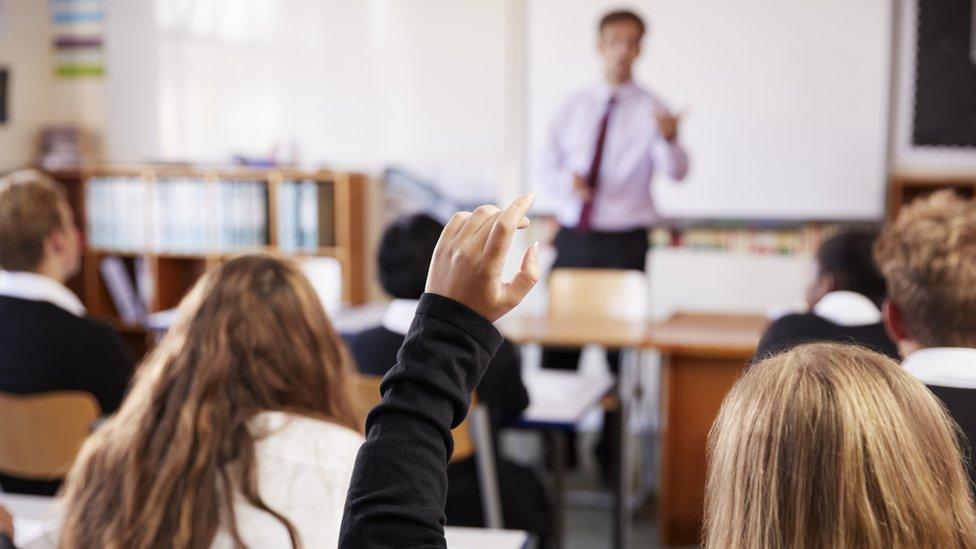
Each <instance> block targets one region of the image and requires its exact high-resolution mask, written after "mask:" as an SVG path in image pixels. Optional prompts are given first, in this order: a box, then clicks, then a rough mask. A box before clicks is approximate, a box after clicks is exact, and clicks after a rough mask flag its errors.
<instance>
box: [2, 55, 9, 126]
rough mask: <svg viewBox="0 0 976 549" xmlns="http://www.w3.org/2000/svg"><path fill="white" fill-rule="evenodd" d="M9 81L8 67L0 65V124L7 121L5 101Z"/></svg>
mask: <svg viewBox="0 0 976 549" xmlns="http://www.w3.org/2000/svg"><path fill="white" fill-rule="evenodd" d="M9 82H10V69H8V68H7V67H0V124H6V123H7V101H8V99H7V98H8V92H7V89H8V86H9Z"/></svg>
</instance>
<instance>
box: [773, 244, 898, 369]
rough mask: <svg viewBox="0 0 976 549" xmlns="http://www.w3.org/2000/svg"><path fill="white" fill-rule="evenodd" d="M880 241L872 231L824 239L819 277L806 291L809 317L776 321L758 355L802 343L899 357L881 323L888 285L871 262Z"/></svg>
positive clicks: (819, 259)
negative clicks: (864, 349) (849, 345)
mask: <svg viewBox="0 0 976 549" xmlns="http://www.w3.org/2000/svg"><path fill="white" fill-rule="evenodd" d="M876 237H877V235H876V234H875V233H873V232H865V231H846V232H842V233H839V234H837V235H834V236H832V237H831V238H828V239H827V240H825V241H824V242H823V243H822V244H821V245H820V248H819V249H818V250H817V272H816V276H815V277H814V279H813V280H812V281H811V283H810V286H809V287H808V288H807V302H808V303H809V305H810V310H809V312H806V313H801V314H791V315H787V316H784V317H782V318H780V319H778V320H776V321H775V322H773V323H772V324H771V325H770V326H769V328H768V329H767V330H766V333H765V335H763V338H762V341H760V342H759V349H758V351H757V352H756V356H757V357H760V358H762V357H766V356H769V355H771V354H773V353H777V352H780V351H785V350H788V349H790V348H791V347H793V346H795V345H799V344H801V343H812V342H816V341H833V342H837V343H853V344H856V345H861V346H863V347H867V348H869V349H871V350H874V351H877V352H879V353H883V354H885V355H888V356H890V357H892V358H898V350H897V349H896V348H895V344H894V343H892V341H891V339H889V338H888V334H887V333H885V327H884V323H883V322H882V318H881V305H882V303H883V302H884V299H885V281H884V278H883V277H882V276H881V273H880V272H878V268H877V267H876V266H875V264H874V260H873V259H872V257H871V253H872V246H873V245H874V241H875V239H876Z"/></svg>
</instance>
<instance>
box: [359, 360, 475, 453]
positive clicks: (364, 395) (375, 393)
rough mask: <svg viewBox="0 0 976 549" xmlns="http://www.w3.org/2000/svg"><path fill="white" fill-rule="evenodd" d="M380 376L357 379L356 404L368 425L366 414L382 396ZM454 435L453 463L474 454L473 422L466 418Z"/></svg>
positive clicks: (473, 400) (364, 376) (361, 421)
mask: <svg viewBox="0 0 976 549" xmlns="http://www.w3.org/2000/svg"><path fill="white" fill-rule="evenodd" d="M382 380H383V378H382V377H380V376H367V375H359V376H357V380H356V405H357V407H358V410H357V411H358V412H359V418H360V424H361V425H364V426H365V425H366V416H367V415H368V414H369V411H370V410H372V409H373V408H374V407H375V406H376V405H377V404H379V403H380V399H381V398H382V397H381V395H380V382H381V381H382ZM475 399H476V397H474V396H473V397H472V399H471V406H472V408H473V407H474V406H475V403H476V400H475ZM451 435H452V436H453V437H454V453H453V454H451V463H454V462H456V461H461V460H463V459H467V458H469V457H471V456H473V455H474V452H475V443H474V435H473V434H472V433H471V423H470V422H469V421H468V418H465V419H464V421H463V422H461V424H460V425H458V426H457V427H455V428H454V430H453V431H451Z"/></svg>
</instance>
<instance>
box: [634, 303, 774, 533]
mask: <svg viewBox="0 0 976 549" xmlns="http://www.w3.org/2000/svg"><path fill="white" fill-rule="evenodd" d="M767 323H768V321H767V319H766V318H765V317H762V316H757V315H717V314H698V313H678V314H675V315H674V316H672V317H671V318H669V319H668V320H666V321H663V322H659V323H653V324H651V325H650V326H649V327H648V330H647V342H646V345H647V346H648V347H650V348H654V349H657V350H658V351H660V352H661V358H662V363H661V370H662V381H661V413H662V416H661V417H662V423H661V424H662V429H663V431H662V433H661V442H662V445H661V454H662V455H661V492H660V494H659V505H658V509H659V510H660V511H659V512H660V518H661V540H662V542H663V543H664V544H665V545H689V544H696V543H699V542H700V540H701V527H702V511H703V501H704V494H705V477H706V475H707V471H708V467H707V462H706V444H707V440H708V431H709V429H711V426H712V423H713V422H714V421H715V417H716V416H717V415H718V411H719V408H720V407H721V405H722V400H723V399H724V398H725V395H726V393H728V391H729V389H730V388H731V387H732V385H733V384H734V383H735V381H736V380H737V379H738V378H739V376H740V375H741V374H742V372H743V370H744V368H745V366H746V364H747V363H748V361H749V360H750V359H751V357H752V355H753V353H755V351H756V346H757V345H758V344H759V338H760V337H761V336H762V333H763V331H764V330H765V328H766V325H767Z"/></svg>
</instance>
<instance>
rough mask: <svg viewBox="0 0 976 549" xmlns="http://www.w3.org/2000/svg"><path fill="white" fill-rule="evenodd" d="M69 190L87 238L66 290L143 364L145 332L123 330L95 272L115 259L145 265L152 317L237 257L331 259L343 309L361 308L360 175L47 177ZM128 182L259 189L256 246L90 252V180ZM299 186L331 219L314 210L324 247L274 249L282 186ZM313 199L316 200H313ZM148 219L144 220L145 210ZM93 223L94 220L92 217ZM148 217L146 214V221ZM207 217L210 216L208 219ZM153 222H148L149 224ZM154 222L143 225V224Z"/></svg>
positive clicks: (181, 170) (147, 169) (118, 172)
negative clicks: (307, 187) (311, 190)
mask: <svg viewBox="0 0 976 549" xmlns="http://www.w3.org/2000/svg"><path fill="white" fill-rule="evenodd" d="M49 175H51V176H52V177H53V178H54V179H56V180H58V181H59V182H61V183H62V185H64V187H65V188H66V190H67V193H68V198H69V201H70V203H71V207H72V209H73V211H74V214H75V219H76V222H77V224H78V226H79V228H80V229H81V230H82V234H85V235H86V237H85V242H86V245H85V250H84V255H83V259H82V269H81V272H80V273H79V274H78V276H76V277H75V278H74V279H72V280H71V281H69V287H70V288H71V289H72V290H73V291H74V292H75V293H76V294H77V295H79V296H80V297H81V299H82V301H83V302H84V303H85V306H86V307H87V308H88V310H89V312H90V313H91V314H92V316H94V317H96V318H100V319H103V320H106V321H108V322H109V323H110V324H112V325H113V326H115V327H116V328H117V329H118V331H119V333H120V335H121V336H122V337H123V338H124V339H125V340H126V341H128V342H129V344H130V346H132V347H133V351H134V352H135V353H136V354H137V355H138V356H141V355H142V354H143V353H144V352H145V351H146V350H147V349H148V348H149V347H150V346H151V342H150V340H149V338H148V337H147V334H146V330H145V329H143V328H142V327H141V326H132V325H126V324H125V323H123V322H122V321H121V320H120V318H119V314H118V311H116V308H115V305H114V302H113V301H112V299H111V295H110V294H109V291H108V287H107V285H106V283H105V281H104V280H103V276H102V274H101V272H100V269H99V265H100V261H101V259H102V258H103V257H106V256H114V257H118V258H121V259H122V261H123V262H124V264H125V266H126V268H127V270H129V272H130V273H132V272H134V270H135V263H136V261H137V259H138V260H139V261H140V262H143V265H144V269H145V271H146V272H148V273H149V276H150V280H151V284H152V286H153V287H154V292H153V299H152V302H151V303H149V304H148V307H147V309H148V311H149V312H150V313H152V312H158V311H163V310H166V309H170V308H172V307H175V306H176V305H177V304H178V303H179V302H180V300H181V299H182V298H183V296H184V295H185V294H186V293H187V291H188V290H189V289H190V288H191V287H192V286H193V284H194V283H195V282H196V280H197V279H198V278H199V277H200V276H201V275H202V274H203V273H204V272H206V271H207V270H208V269H210V268H212V267H214V266H215V265H219V264H220V263H221V262H223V261H225V260H227V259H228V258H230V257H233V256H235V255H238V254H240V253H247V252H256V251H277V252H281V253H286V255H292V256H295V257H332V258H335V259H337V260H338V261H339V262H340V264H341V265H342V283H343V291H342V295H343V301H344V302H346V303H348V304H349V305H361V304H363V303H365V302H366V300H367V297H368V296H367V283H368V281H367V274H366V273H367V270H366V269H367V265H366V261H367V257H368V254H367V251H366V249H365V247H366V245H367V244H366V234H367V233H366V231H367V214H368V210H367V205H368V193H369V185H370V182H369V179H368V178H367V177H366V176H365V175H363V174H358V173H348V172H336V171H328V170H317V171H299V170H292V169H281V170H278V169H271V170H254V169H202V168H193V167H174V166H97V167H91V168H84V169H79V170H65V171H57V172H49ZM105 177H128V178H134V179H137V180H139V181H140V183H146V184H148V186H150V187H151V188H154V187H153V186H155V185H159V184H161V182H165V181H167V180H171V179H178V178H192V179H194V180H197V181H199V180H206V183H207V184H210V183H212V184H215V185H216V184H222V183H230V182H251V183H256V184H260V185H263V186H264V190H263V192H265V193H266V195H265V196H266V202H265V207H266V210H265V212H264V215H265V216H266V225H265V228H264V230H265V232H266V234H264V237H263V240H264V242H263V243H262V244H260V245H254V246H247V247H234V248H233V249H227V248H221V247H214V248H204V249H192V250H185V251H184V250H171V249H159V248H158V247H157V246H153V245H150V246H145V247H139V248H133V247H129V246H126V247H106V246H93V245H91V242H90V238H89V237H90V235H88V234H87V229H88V227H89V226H90V224H89V221H91V220H89V219H88V215H89V213H90V212H89V210H88V208H87V207H86V196H87V189H86V187H87V185H88V184H89V182H90V181H92V180H93V179H95V178H105ZM294 181H303V182H309V184H312V183H314V185H315V186H316V187H317V192H318V193H320V195H321V196H322V197H323V199H322V202H321V204H327V205H328V207H329V208H328V209H329V211H322V210H324V209H325V208H324V207H320V210H319V211H320V213H319V216H318V222H319V223H320V224H322V223H328V226H327V227H325V226H321V225H320V226H319V227H318V232H319V236H320V238H321V239H322V242H319V245H317V246H315V247H314V248H313V249H304V248H303V249H290V250H288V251H285V250H283V249H282V247H281V246H280V244H281V235H280V234H279V232H280V222H281V221H282V220H281V219H279V212H278V207H277V206H278V201H279V200H280V196H281V192H282V190H281V189H282V186H283V185H285V184H290V183H286V182H294ZM317 196H318V195H317ZM145 211H146V212H149V211H150V210H149V208H148V207H147V208H146V210H145ZM92 215H94V214H92ZM146 215H147V216H148V215H149V214H148V213H147V214H146ZM207 215H210V212H207ZM149 217H151V216H149ZM151 222H152V220H151V219H149V218H148V217H147V219H146V223H151Z"/></svg>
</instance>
